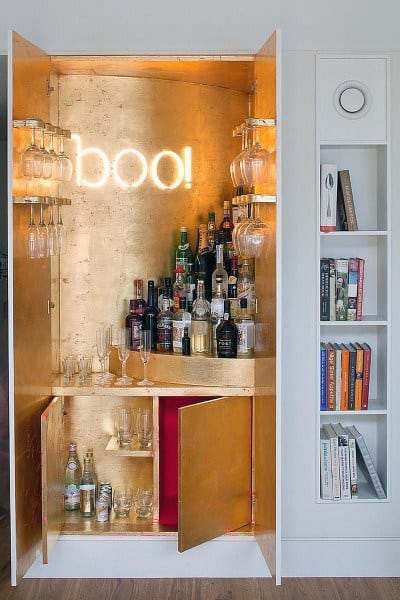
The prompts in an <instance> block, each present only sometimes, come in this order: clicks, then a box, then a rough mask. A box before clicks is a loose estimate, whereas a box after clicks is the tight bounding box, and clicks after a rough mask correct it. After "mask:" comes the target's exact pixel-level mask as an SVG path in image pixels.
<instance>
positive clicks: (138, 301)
mask: <svg viewBox="0 0 400 600" xmlns="http://www.w3.org/2000/svg"><path fill="white" fill-rule="evenodd" d="M133 284H134V288H135V310H136V312H137V314H138V315H139V316H140V317H142V316H143V313H144V311H145V310H146V306H147V304H146V301H145V300H143V279H135V280H134V282H133Z"/></svg>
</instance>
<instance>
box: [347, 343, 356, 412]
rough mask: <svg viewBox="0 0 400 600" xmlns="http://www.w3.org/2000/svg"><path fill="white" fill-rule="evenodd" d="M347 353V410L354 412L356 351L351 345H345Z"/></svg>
mask: <svg viewBox="0 0 400 600" xmlns="http://www.w3.org/2000/svg"><path fill="white" fill-rule="evenodd" d="M346 348H347V350H348V351H349V402H348V410H354V406H355V384H356V349H355V348H354V346H353V344H346Z"/></svg>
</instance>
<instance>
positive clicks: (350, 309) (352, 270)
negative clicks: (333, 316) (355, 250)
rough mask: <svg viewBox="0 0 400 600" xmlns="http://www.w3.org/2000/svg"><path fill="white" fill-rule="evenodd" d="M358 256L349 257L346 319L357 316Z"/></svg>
mask: <svg viewBox="0 0 400 600" xmlns="http://www.w3.org/2000/svg"><path fill="white" fill-rule="evenodd" d="M357 284H358V258H349V275H348V286H347V296H348V298H347V320H348V321H356V317H357Z"/></svg>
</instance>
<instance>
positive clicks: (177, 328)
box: [172, 298, 192, 354]
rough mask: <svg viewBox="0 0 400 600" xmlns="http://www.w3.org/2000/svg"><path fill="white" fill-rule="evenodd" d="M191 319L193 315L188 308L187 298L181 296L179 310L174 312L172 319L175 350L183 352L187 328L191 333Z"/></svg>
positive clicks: (173, 347) (173, 346)
mask: <svg viewBox="0 0 400 600" xmlns="http://www.w3.org/2000/svg"><path fill="white" fill-rule="evenodd" d="M191 321H192V317H191V315H190V312H188V311H187V310H186V300H185V298H181V299H180V305H179V310H177V311H175V312H174V315H173V321H172V349H173V351H174V352H180V353H182V354H183V348H182V340H183V333H184V330H185V329H186V330H187V331H188V335H189V332H190V326H191Z"/></svg>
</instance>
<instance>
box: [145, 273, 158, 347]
mask: <svg viewBox="0 0 400 600" xmlns="http://www.w3.org/2000/svg"><path fill="white" fill-rule="evenodd" d="M157 315H158V309H157V307H156V304H155V299H154V281H153V280H152V279H150V280H149V281H148V282H147V306H146V309H145V311H144V313H143V319H142V329H144V330H147V331H151V349H152V350H153V351H154V350H156V343H157Z"/></svg>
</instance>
